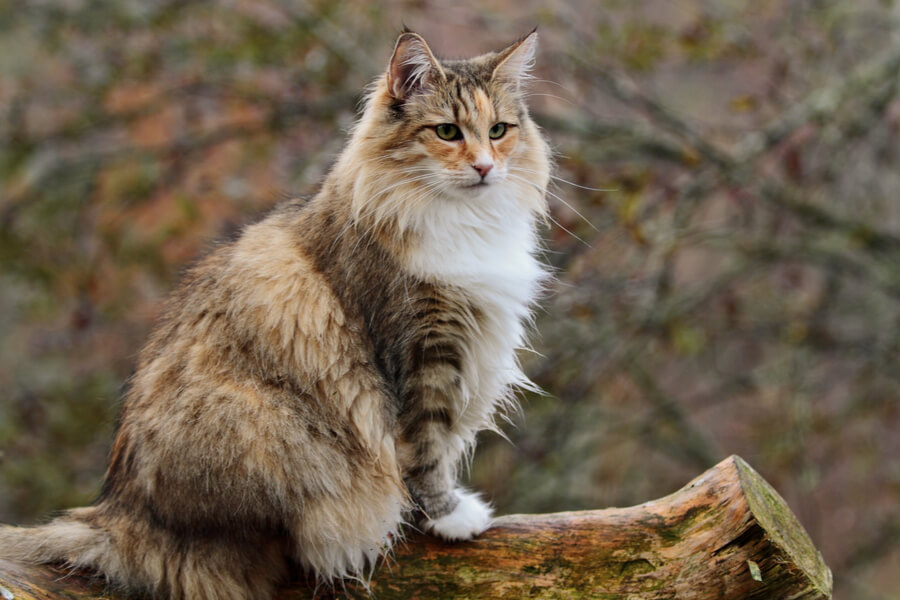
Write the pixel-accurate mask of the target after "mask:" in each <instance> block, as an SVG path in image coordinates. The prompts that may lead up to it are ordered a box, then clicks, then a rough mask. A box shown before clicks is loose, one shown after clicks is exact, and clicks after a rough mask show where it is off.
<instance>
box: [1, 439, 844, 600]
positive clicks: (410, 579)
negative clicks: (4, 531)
mask: <svg viewBox="0 0 900 600" xmlns="http://www.w3.org/2000/svg"><path fill="white" fill-rule="evenodd" d="M831 585H832V579H831V571H829V569H828V567H827V566H826V565H825V563H824V561H823V560H822V556H821V555H820V554H819V552H818V551H817V550H816V548H815V546H814V545H813V543H812V541H811V540H810V539H809V536H808V535H807V533H806V531H805V530H804V529H803V527H802V526H801V525H800V523H799V522H798V521H797V519H796V517H795V516H794V515H793V514H792V513H791V511H790V510H789V509H788V507H787V504H786V503H785V502H784V500H783V499H782V498H781V496H779V495H778V493H777V492H776V491H775V490H774V489H773V488H772V486H770V485H769V484H768V483H767V482H766V481H765V480H764V479H763V478H762V477H761V476H760V475H759V474H758V473H757V472H756V471H754V470H753V468H751V467H750V466H749V465H748V464H747V463H746V462H744V461H743V460H742V459H741V458H739V457H737V456H732V457H729V458H727V459H726V460H724V461H722V462H721V463H719V464H718V465H716V466H715V467H713V468H711V469H710V470H708V471H707V472H705V473H704V474H702V475H700V476H699V477H697V478H696V479H694V480H693V481H692V482H690V483H689V484H688V485H686V486H685V487H684V488H682V489H681V490H679V491H677V492H675V493H674V494H671V495H669V496H666V497H664V498H660V499H658V500H654V501H652V502H647V503H645V504H641V505H639V506H633V507H630V508H609V509H604V510H594V511H581V512H567V513H553V514H545V515H510V516H505V517H500V518H498V519H496V520H495V522H494V526H493V527H492V528H491V529H489V530H488V531H487V532H485V533H484V534H483V535H481V536H479V537H478V538H477V539H475V540H473V541H471V542H465V543H459V544H450V543H446V542H441V541H440V540H436V539H434V538H432V537H428V536H424V535H421V534H417V533H411V534H409V535H408V536H407V538H406V540H405V541H404V542H402V543H400V544H398V545H397V547H396V548H395V550H394V552H393V554H392V555H391V557H390V558H389V559H388V560H387V561H386V564H382V565H379V568H378V569H377V570H376V573H375V575H374V577H373V579H372V580H371V582H370V585H369V591H367V590H365V589H362V587H361V586H355V585H354V584H347V586H346V588H344V587H341V588H340V592H339V593H337V594H335V595H336V596H340V597H358V598H374V599H376V600H394V599H400V598H402V599H408V600H416V599H423V600H424V599H429V600H441V599H445V598H461V597H465V598H469V599H471V600H476V599H479V598H484V599H488V598H490V599H492V600H494V599H501V600H502V599H507V598H508V599H516V600H518V599H521V598H535V599H550V598H605V599H613V598H616V599H619V598H621V599H624V598H642V599H647V600H653V599H657V598H658V599H662V598H667V599H671V598H678V599H686V600H690V599H696V600H704V599H710V600H711V599H713V598H715V599H717V600H731V599H733V600H737V599H759V600H762V599H771V598H791V599H809V600H814V599H815V600H818V599H827V598H830V597H831ZM331 595H332V594H330V593H329V592H327V591H324V592H323V591H322V590H321V589H320V590H319V594H318V596H316V595H315V594H314V592H313V590H312V588H311V587H310V585H309V584H308V583H307V582H305V581H303V580H298V581H296V582H294V583H293V584H291V585H289V586H286V587H284V588H283V589H282V590H281V591H280V592H279V594H278V598H279V600H305V599H312V598H315V597H318V598H327V597H329V596H331ZM9 597H12V598H15V599H18V600H28V599H44V600H47V599H56V598H110V599H111V600H113V599H115V598H116V596H114V595H112V594H111V593H110V592H109V591H108V590H105V588H104V585H103V583H102V582H98V581H96V580H91V579H88V578H84V577H80V576H72V575H67V574H64V573H62V572H60V571H58V570H56V569H54V568H52V567H24V566H22V565H15V564H11V563H4V562H2V561H0V598H3V599H4V600H7V599H8V598H9Z"/></svg>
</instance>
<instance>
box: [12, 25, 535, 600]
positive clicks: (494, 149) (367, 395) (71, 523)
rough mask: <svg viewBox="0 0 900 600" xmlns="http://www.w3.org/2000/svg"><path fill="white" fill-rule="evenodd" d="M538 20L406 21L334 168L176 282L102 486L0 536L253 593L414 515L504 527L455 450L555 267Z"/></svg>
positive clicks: (506, 371) (331, 574) (437, 527)
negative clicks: (473, 34)
mask: <svg viewBox="0 0 900 600" xmlns="http://www.w3.org/2000/svg"><path fill="white" fill-rule="evenodd" d="M534 44H535V35H534V34H531V35H529V36H527V37H526V38H523V39H522V40H520V41H518V42H516V43H515V44H513V45H512V46H510V47H508V48H506V49H505V50H503V51H501V52H499V53H492V54H487V55H484V56H480V57H477V58H474V59H471V60H466V61H444V62H439V61H438V60H437V59H435V58H434V56H433V55H432V53H431V51H430V50H429V49H428V46H427V44H426V43H425V41H424V40H423V39H422V38H421V37H419V36H417V35H416V34H413V33H411V32H405V33H403V34H402V35H401V36H400V38H399V39H398V42H397V46H396V48H395V52H394V56H393V58H392V60H391V64H390V65H389V67H388V70H387V72H386V74H385V76H383V77H382V78H381V79H380V80H379V81H377V82H376V84H375V86H374V87H373V90H372V92H371V94H370V96H369V99H368V103H367V108H366V110H365V112H364V114H363V115H362V117H361V119H360V121H359V123H358V124H357V126H356V128H355V129H354V132H353V134H352V139H351V140H350V142H349V143H348V145H347V147H346V149H345V151H344V153H343V154H342V156H341V157H340V159H339V161H338V163H337V164H336V166H335V167H334V169H333V170H332V172H331V173H330V174H329V176H328V178H327V179H326V181H325V183H324V186H323V188H322V191H321V192H320V193H319V194H318V195H317V196H316V197H315V198H314V199H312V200H310V201H309V202H301V201H291V202H287V203H285V204H283V205H281V206H280V207H278V208H277V209H276V210H275V211H273V212H272V213H271V214H270V215H269V216H268V217H267V218H265V219H264V220H263V221H261V222H259V223H257V224H255V225H252V226H250V227H248V228H247V229H246V230H245V231H244V232H243V234H242V235H241V236H240V237H239V238H238V239H237V240H236V241H234V242H233V243H231V244H228V245H224V246H222V247H220V248H219V249H218V250H217V251H216V252H214V253H213V254H211V255H210V256H209V257H207V258H206V259H205V260H203V261H201V262H200V263H199V264H198V265H196V266H195V267H194V268H193V269H192V270H191V271H190V272H189V273H188V275H187V277H186V278H185V280H184V281H183V283H182V285H181V287H180V288H179V291H178V292H177V293H176V294H175V295H174V296H173V298H172V300H171V301H170V303H169V306H168V309H167V311H166V316H165V318H164V320H163V322H162V323H161V324H160V325H159V327H158V328H157V330H156V331H155V333H154V334H153V336H152V337H151V339H150V341H149V343H148V345H147V346H146V347H145V348H144V350H143V352H142V353H141V355H140V359H139V365H138V368H137V370H136V373H135V375H134V377H133V379H132V381H131V385H130V388H129V390H128V392H127V393H126V396H125V401H124V404H123V409H122V412H121V415H120V422H119V427H118V430H117V434H116V438H115V441H114V444H113V448H112V453H111V458H110V464H109V468H108V471H107V474H106V479H105V482H104V486H103V489H102V492H101V494H100V497H99V499H98V501H97V503H96V505H95V506H92V507H88V508H81V509H74V510H71V511H69V512H67V513H66V514H65V515H63V516H62V517H59V518H57V519H55V520H54V521H52V522H50V523H49V524H47V525H45V526H41V527H36V528H13V527H4V528H2V529H0V557H4V558H11V559H14V560H24V561H31V562H57V563H63V564H66V565H69V566H71V567H75V568H85V569H91V570H94V571H96V572H98V573H99V574H101V575H103V576H105V577H106V578H107V579H108V580H109V581H110V583H111V584H112V585H114V586H116V587H119V588H121V589H123V590H125V591H126V592H130V593H133V594H135V595H146V596H150V597H154V598H175V599H181V598H190V599H197V598H201V599H202V598H211V599H218V598H222V599H236V600H237V599H249V598H266V597H269V596H270V595H271V593H272V590H273V589H274V586H275V585H277V583H278V581H280V580H281V579H283V578H284V577H286V576H287V575H288V574H289V572H290V568H291V565H293V564H299V565H302V566H303V567H305V568H306V569H307V570H308V571H311V572H313V573H314V574H315V575H317V576H318V577H319V578H320V579H321V580H334V579H336V578H344V577H360V576H363V575H364V574H365V572H366V569H367V568H369V567H372V566H373V565H374V563H375V561H376V559H377V558H378V557H379V556H380V555H381V554H383V553H384V552H386V551H387V550H388V549H389V547H390V544H391V541H392V540H393V539H396V536H398V535H399V534H400V527H401V525H402V524H403V523H404V522H405V521H408V520H411V519H420V520H421V524H422V525H423V526H424V527H426V528H428V529H430V530H431V531H434V532H435V533H436V534H438V535H442V536H444V537H445V538H447V539H466V538H468V537H471V536H472V535H476V534H478V533H480V532H481V531H482V530H483V529H484V528H486V527H487V526H488V523H489V518H490V510H489V507H488V506H487V505H485V504H484V503H483V502H482V501H481V500H479V499H478V497H477V496H476V495H475V494H471V493H469V492H466V491H464V490H461V489H459V488H458V487H457V484H456V481H457V467H458V464H459V462H460V460H461V459H462V457H463V456H464V455H465V453H466V452H467V451H470V450H471V449H472V446H473V444H474V441H475V435H476V433H477V432H478V431H480V430H482V429H485V428H493V427H494V421H493V420H494V416H495V415H496V414H497V412H498V411H499V410H502V408H503V407H504V406H505V405H507V404H508V403H509V402H510V395H511V393H512V391H513V390H514V388H515V387H517V386H527V385H528V381H527V379H526V378H525V376H524V375H523V374H522V372H521V370H520V369H519V366H518V362H517V359H516V354H515V352H516V349H517V348H519V347H521V346H522V345H524V344H525V338H524V336H525V326H526V323H527V320H528V318H529V314H530V308H531V305H532V303H533V302H534V300H535V298H536V296H537V294H538V292H539V288H540V286H541V282H542V280H543V279H544V271H543V270H542V268H541V266H540V265H539V263H538V262H537V260H536V259H535V257H534V254H535V252H536V249H537V237H536V234H535V224H536V222H537V221H538V220H540V218H541V217H542V216H543V215H544V214H545V211H546V204H545V199H544V190H545V188H546V185H547V182H548V178H549V169H550V164H549V152H548V149H547V146H546V143H545V141H544V140H543V138H542V136H541V134H540V133H539V131H538V129H537V128H536V126H535V125H534V123H533V122H532V121H531V119H530V118H529V116H528V112H527V109H526V108H525V105H524V101H523V97H522V94H521V92H520V82H521V80H522V78H524V77H526V76H527V72H526V71H527V66H528V65H529V64H530V62H531V61H532V59H533V55H534ZM442 123H451V124H455V125H456V126H457V127H458V128H459V131H460V132H461V136H462V137H461V139H456V140H444V139H441V138H440V137H439V136H438V135H437V133H436V129H435V126H436V125H439V124H442ZM498 123H503V124H505V126H506V130H505V134H504V135H502V136H500V137H497V139H492V138H490V136H489V135H488V132H489V131H490V130H491V129H492V128H494V127H495V126H496V125H497V124H498ZM475 165H478V168H477V169H476V168H474V166H475ZM479 169H480V170H479ZM482 171H487V174H486V175H485V174H484V173H483V172H482Z"/></svg>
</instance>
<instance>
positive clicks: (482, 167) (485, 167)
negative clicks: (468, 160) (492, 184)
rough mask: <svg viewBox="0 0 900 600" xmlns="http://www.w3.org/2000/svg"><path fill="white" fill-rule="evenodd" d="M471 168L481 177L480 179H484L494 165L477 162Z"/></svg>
mask: <svg viewBox="0 0 900 600" xmlns="http://www.w3.org/2000/svg"><path fill="white" fill-rule="evenodd" d="M472 168H473V169H475V170H476V171H478V174H479V175H481V178H482V179H484V178H485V177H487V174H488V173H490V172H491V169H493V168H494V163H492V162H480V161H479V162H477V163H475V164H474V165H472Z"/></svg>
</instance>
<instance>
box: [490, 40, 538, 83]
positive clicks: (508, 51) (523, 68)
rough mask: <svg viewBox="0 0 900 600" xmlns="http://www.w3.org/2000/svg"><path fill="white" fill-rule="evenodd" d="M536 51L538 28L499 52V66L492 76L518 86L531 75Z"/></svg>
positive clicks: (495, 68)
mask: <svg viewBox="0 0 900 600" xmlns="http://www.w3.org/2000/svg"><path fill="white" fill-rule="evenodd" d="M536 53H537V28H535V29H532V30H531V33H529V34H528V35H526V36H525V37H523V38H521V39H519V40H518V41H516V42H513V43H512V44H510V45H509V46H507V47H506V48H504V49H503V50H501V51H500V52H499V53H498V54H497V58H496V60H497V66H495V67H494V72H493V75H492V77H493V78H494V79H498V80H502V81H507V82H510V83H514V84H515V85H516V86H518V85H519V84H521V83H522V80H524V79H528V78H530V77H531V69H532V68H534V57H535V54H536Z"/></svg>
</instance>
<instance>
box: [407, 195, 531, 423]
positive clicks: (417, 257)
mask: <svg viewBox="0 0 900 600" xmlns="http://www.w3.org/2000/svg"><path fill="white" fill-rule="evenodd" d="M414 227H415V229H416V230H417V231H418V233H419V234H420V236H421V243H420V245H419V246H418V247H417V249H416V250H415V251H414V252H413V253H411V254H410V256H409V262H408V264H407V268H408V269H409V270H410V271H411V272H412V273H414V274H416V275H418V276H419V277H422V278H424V279H426V280H431V281H435V282H438V283H442V284H445V285H450V286H453V287H454V288H456V289H459V290H461V291H462V292H463V293H464V294H465V295H466V296H468V297H469V299H470V300H471V302H472V303H473V305H474V306H475V307H476V308H477V309H478V310H479V312H480V315H481V317H482V319H481V320H480V323H481V327H480V331H478V332H477V334H476V336H475V339H473V340H471V343H470V347H469V354H470V356H469V360H468V361H466V366H465V367H464V369H463V375H464V380H465V381H464V384H465V385H464V388H465V391H466V393H465V396H466V398H465V399H464V402H465V407H464V409H465V410H464V411H463V418H462V421H463V423H460V425H462V428H463V429H474V430H477V429H480V428H482V427H485V426H489V425H490V419H491V415H492V413H493V412H494V408H495V406H496V404H497V403H502V402H503V401H504V400H505V399H507V398H508V397H509V395H510V393H511V388H512V387H514V386H528V385H530V383H529V381H528V379H527V378H526V377H525V375H524V374H523V373H522V371H521V369H520V368H519V363H518V360H517V358H516V349H518V348H521V347H523V346H525V325H526V322H527V320H528V318H529V315H530V307H531V304H532V303H533V302H534V300H535V298H536V296H537V294H538V292H539V290H540V286H541V282H542V280H543V279H545V277H546V272H545V271H544V270H543V268H542V267H541V265H540V263H539V262H538V261H537V259H536V258H535V256H534V254H535V252H536V250H537V237H536V233H535V222H534V216H533V215H532V214H531V213H530V211H527V210H525V209H523V207H522V206H521V204H520V203H518V202H517V201H516V198H515V197H513V196H512V195H511V194H510V193H509V192H508V191H503V190H498V191H496V192H493V193H484V194H481V195H480V196H479V197H478V198H477V199H475V200H470V201H460V200H459V199H455V198H446V199H441V200H440V201H438V202H434V203H432V204H431V206H429V210H427V211H423V214H421V215H419V218H418V219H417V222H416V223H415V225H414Z"/></svg>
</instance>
